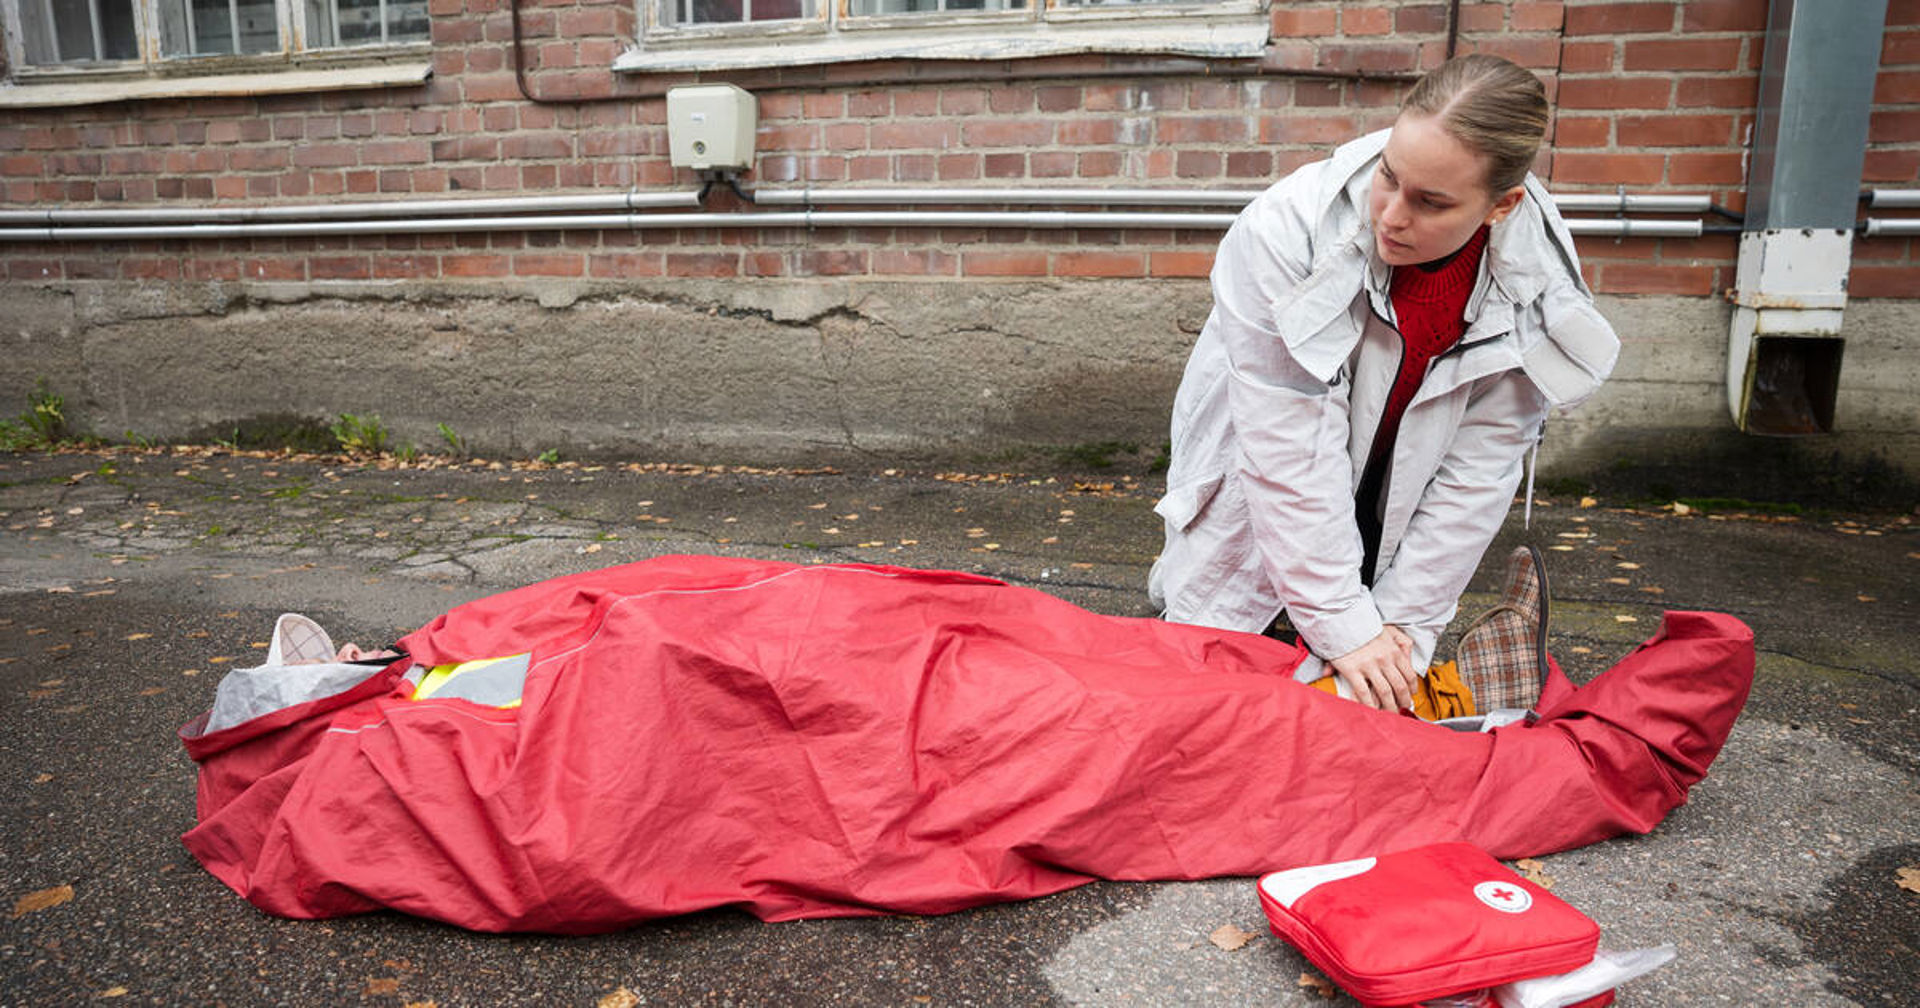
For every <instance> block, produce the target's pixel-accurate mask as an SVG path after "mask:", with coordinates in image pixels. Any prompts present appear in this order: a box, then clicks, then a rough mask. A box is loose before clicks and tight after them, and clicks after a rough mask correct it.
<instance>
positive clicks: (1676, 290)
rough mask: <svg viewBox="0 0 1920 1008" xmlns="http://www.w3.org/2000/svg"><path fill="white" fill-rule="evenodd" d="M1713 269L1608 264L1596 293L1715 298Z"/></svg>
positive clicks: (1642, 263)
mask: <svg viewBox="0 0 1920 1008" xmlns="http://www.w3.org/2000/svg"><path fill="white" fill-rule="evenodd" d="M1713 275H1714V271H1713V267H1711V266H1667V265H1660V264H1655V263H1644V262H1638V263H1636V262H1607V263H1602V264H1601V267H1600V282H1599V283H1597V284H1595V285H1594V289H1595V290H1596V291H1600V292H1601V293H1606V294H1712V293H1713V292H1714V283H1713Z"/></svg>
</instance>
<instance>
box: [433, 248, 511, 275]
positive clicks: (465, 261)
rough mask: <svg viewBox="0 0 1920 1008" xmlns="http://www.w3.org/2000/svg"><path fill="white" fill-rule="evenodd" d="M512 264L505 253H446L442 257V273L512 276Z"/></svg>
mask: <svg viewBox="0 0 1920 1008" xmlns="http://www.w3.org/2000/svg"><path fill="white" fill-rule="evenodd" d="M512 265H513V260H512V259H510V258H508V257H507V256H503V255H488V254H484V253H473V254H470V255H444V256H441V257H440V275H441V276H443V277H504V276H512V275H513V270H512Z"/></svg>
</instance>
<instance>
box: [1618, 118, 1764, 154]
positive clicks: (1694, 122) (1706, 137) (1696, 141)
mask: <svg viewBox="0 0 1920 1008" xmlns="http://www.w3.org/2000/svg"><path fill="white" fill-rule="evenodd" d="M1732 132H1733V117H1732V116H1727V115H1664V116H1621V117H1620V118H1619V119H1618V120H1616V121H1615V123H1614V127H1613V135H1614V139H1615V140H1616V142H1618V144H1619V145H1620V146H1622V147H1719V146H1722V145H1724V144H1731V143H1733V142H1734V138H1733V135H1732Z"/></svg>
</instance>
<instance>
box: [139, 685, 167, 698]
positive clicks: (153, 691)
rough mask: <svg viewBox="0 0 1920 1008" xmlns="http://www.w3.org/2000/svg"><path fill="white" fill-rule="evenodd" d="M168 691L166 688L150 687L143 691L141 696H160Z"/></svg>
mask: <svg viewBox="0 0 1920 1008" xmlns="http://www.w3.org/2000/svg"><path fill="white" fill-rule="evenodd" d="M166 691H167V688H166V687H165V686H149V687H147V688H146V689H143V690H141V691H140V695H141V696H159V695H160V694H162V693H165V692H166Z"/></svg>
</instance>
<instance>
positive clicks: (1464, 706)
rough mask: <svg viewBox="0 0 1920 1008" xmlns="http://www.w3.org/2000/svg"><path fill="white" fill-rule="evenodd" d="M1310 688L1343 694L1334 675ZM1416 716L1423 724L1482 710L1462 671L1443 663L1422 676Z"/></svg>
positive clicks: (1415, 699)
mask: <svg viewBox="0 0 1920 1008" xmlns="http://www.w3.org/2000/svg"><path fill="white" fill-rule="evenodd" d="M1307 685H1309V686H1312V687H1313V688H1314V689H1317V690H1320V691H1321V692H1324V693H1332V694H1334V695H1336V696H1338V695H1339V693H1340V686H1339V679H1338V677H1336V676H1333V675H1325V676H1321V677H1320V678H1318V679H1315V680H1314V681H1312V682H1310V683H1308V684H1307ZM1413 713H1414V714H1415V716H1417V717H1419V718H1420V720H1422V721H1438V720H1440V719H1442V718H1450V717H1465V716H1467V715H1469V714H1475V713H1478V711H1476V710H1474V707H1473V691H1472V690H1470V689H1468V688H1467V684H1466V682H1465V681H1463V680H1462V679H1461V678H1460V670H1459V669H1457V668H1455V667H1454V664H1453V663H1452V662H1441V663H1439V664H1437V665H1433V666H1430V667H1429V668H1428V669H1427V674H1426V675H1424V676H1421V677H1420V683H1419V685H1418V686H1416V687H1415V688H1414V691H1413Z"/></svg>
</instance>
